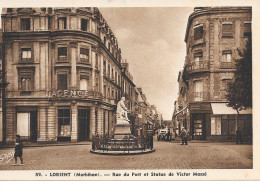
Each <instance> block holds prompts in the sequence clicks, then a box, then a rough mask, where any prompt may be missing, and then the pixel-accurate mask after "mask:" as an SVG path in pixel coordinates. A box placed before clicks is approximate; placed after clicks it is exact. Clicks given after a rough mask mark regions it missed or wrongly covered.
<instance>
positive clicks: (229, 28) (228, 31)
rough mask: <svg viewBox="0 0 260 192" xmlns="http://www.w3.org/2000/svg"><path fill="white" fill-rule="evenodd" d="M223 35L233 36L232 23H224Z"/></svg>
mask: <svg viewBox="0 0 260 192" xmlns="http://www.w3.org/2000/svg"><path fill="white" fill-rule="evenodd" d="M222 37H233V32H232V23H224V24H222Z"/></svg>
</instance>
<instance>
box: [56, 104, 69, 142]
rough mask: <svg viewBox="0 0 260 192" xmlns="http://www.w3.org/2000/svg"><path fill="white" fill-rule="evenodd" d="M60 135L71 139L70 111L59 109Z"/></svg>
mask: <svg viewBox="0 0 260 192" xmlns="http://www.w3.org/2000/svg"><path fill="white" fill-rule="evenodd" d="M58 135H59V136H60V137H70V136H71V128H70V109H58Z"/></svg>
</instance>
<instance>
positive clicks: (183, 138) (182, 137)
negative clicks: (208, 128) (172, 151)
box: [180, 128, 188, 145]
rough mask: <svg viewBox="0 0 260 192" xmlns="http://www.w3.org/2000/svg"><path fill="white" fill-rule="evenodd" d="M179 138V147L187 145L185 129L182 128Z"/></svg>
mask: <svg viewBox="0 0 260 192" xmlns="http://www.w3.org/2000/svg"><path fill="white" fill-rule="evenodd" d="M180 137H181V145H184V144H185V145H188V139H187V131H186V129H184V128H182V130H181V134H180Z"/></svg>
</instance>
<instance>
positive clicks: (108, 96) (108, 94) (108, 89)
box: [107, 87, 110, 98]
mask: <svg viewBox="0 0 260 192" xmlns="http://www.w3.org/2000/svg"><path fill="white" fill-rule="evenodd" d="M107 98H110V87H108V88H107Z"/></svg>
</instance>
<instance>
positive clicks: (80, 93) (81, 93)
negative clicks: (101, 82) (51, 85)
mask: <svg viewBox="0 0 260 192" xmlns="http://www.w3.org/2000/svg"><path fill="white" fill-rule="evenodd" d="M87 95H88V91H87V90H55V91H50V92H49V96H50V97H86V96H87Z"/></svg>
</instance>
